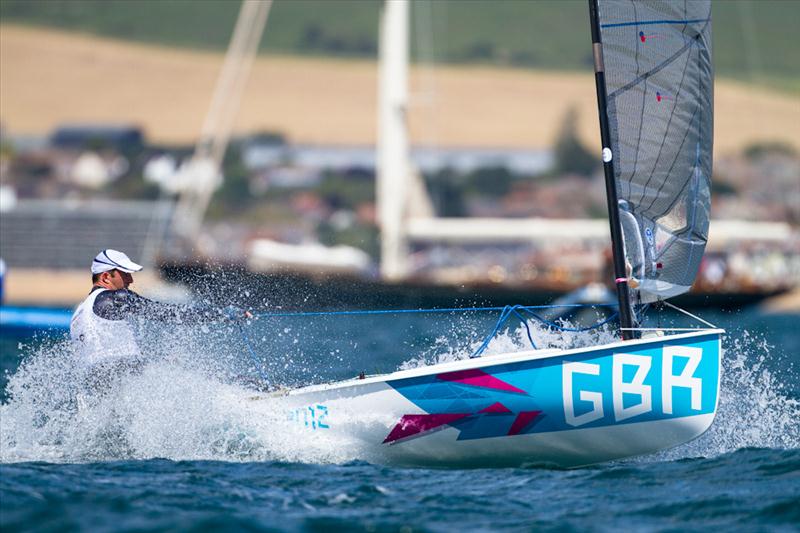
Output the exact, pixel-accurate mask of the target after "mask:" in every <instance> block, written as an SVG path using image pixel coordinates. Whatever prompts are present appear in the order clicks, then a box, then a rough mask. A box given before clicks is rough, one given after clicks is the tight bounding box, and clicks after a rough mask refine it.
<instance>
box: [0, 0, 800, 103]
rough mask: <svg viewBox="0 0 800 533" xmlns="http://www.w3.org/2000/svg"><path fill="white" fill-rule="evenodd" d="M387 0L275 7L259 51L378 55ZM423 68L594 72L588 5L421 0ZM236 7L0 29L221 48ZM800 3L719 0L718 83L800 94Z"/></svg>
mask: <svg viewBox="0 0 800 533" xmlns="http://www.w3.org/2000/svg"><path fill="white" fill-rule="evenodd" d="M380 5H381V1H380V0H276V1H275V4H274V6H273V9H272V12H271V14H270V19H269V22H268V24H267V29H266V32H265V35H264V38H263V40H262V46H261V49H262V51H266V52H281V53H289V54H305V55H335V56H344V57H375V55H376V53H377V52H376V51H377V39H378V36H377V33H378V16H379V11H380ZM412 5H413V10H412V41H413V42H414V43H415V46H414V51H413V57H414V59H415V60H416V61H424V62H430V61H434V62H446V63H488V64H499V65H512V66H518V67H522V68H547V69H567V70H574V69H586V68H588V67H589V65H590V60H591V56H590V46H589V32H588V13H587V12H588V9H587V5H586V2H585V0H460V1H456V0H415V1H414V2H412ZM238 8H239V2H237V1H234V0H198V1H193V2H190V1H188V0H2V1H0V22H7V23H24V24H31V25H40V26H49V27H56V28H61V29H67V30H75V31H81V32H87V33H92V34H97V35H103V36H110V37H114V38H118V39H127V40H134V41H140V42H148V43H157V44H165V45H176V46H182V47H189V48H200V49H211V50H224V49H225V47H226V46H227V43H228V39H229V38H230V34H231V31H232V29H233V26H234V23H235V20H236V15H237V12H238ZM798 20H800V1H795V0H724V1H721V0H717V1H716V2H715V3H714V41H715V43H714V46H715V49H714V54H715V62H716V67H717V71H718V73H719V74H721V75H725V76H729V77H735V78H739V79H744V80H750V81H763V82H767V83H770V84H777V85H780V86H783V87H790V88H795V89H799V88H800V44H798V38H797V36H796V32H797V21H798Z"/></svg>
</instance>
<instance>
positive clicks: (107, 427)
mask: <svg viewBox="0 0 800 533" xmlns="http://www.w3.org/2000/svg"><path fill="white" fill-rule="evenodd" d="M703 316H704V318H706V319H709V320H711V321H712V322H715V323H716V324H717V325H719V326H720V327H724V328H726V330H727V334H726V335H725V338H724V341H723V349H724V362H723V367H724V372H723V378H722V385H721V397H720V405H719V411H718V416H717V419H716V421H715V422H714V425H713V426H712V428H711V429H710V430H709V431H708V432H707V433H706V434H704V435H703V436H701V437H700V438H698V439H696V440H695V441H693V442H690V443H688V444H686V445H683V446H680V447H678V448H675V449H672V450H667V451H664V452H662V453H659V454H655V455H651V456H647V457H640V458H635V459H631V460H627V461H620V462H616V463H609V464H604V465H597V466H592V467H586V468H579V469H571V470H569V469H554V468H548V467H542V466H535V465H534V466H529V467H526V468H511V469H419V468H398V467H388V466H382V465H373V464H368V463H365V462H360V461H358V457H357V456H356V454H354V452H353V450H352V449H348V447H347V446H339V445H337V444H336V443H331V444H330V445H329V446H328V447H325V446H321V445H316V446H312V445H311V444H310V443H309V442H308V439H307V438H305V437H304V435H305V433H302V432H301V433H298V432H297V430H296V428H294V426H292V425H291V424H287V421H286V420H285V415H284V413H283V411H282V410H281V409H280V408H279V407H278V406H276V408H275V411H274V412H269V411H267V412H263V411H262V412H260V413H259V416H258V417H254V416H253V413H252V412H251V411H249V410H248V408H247V405H246V403H243V402H242V401H241V398H242V393H243V391H247V390H253V389H254V388H258V387H262V386H263V385H264V381H265V380H269V382H270V386H284V387H293V386H297V385H301V384H305V383H315V382H323V381H328V380H335V379H343V378H349V377H353V376H355V375H357V374H358V373H360V372H366V373H368V374H371V373H381V372H389V371H392V370H396V369H399V368H413V367H416V366H420V365H423V364H430V363H435V362H442V361H449V360H455V359H461V358H465V357H468V356H469V355H470V354H471V353H472V352H473V351H474V350H475V349H476V348H477V347H478V346H479V345H480V344H481V341H482V340H483V336H484V335H485V334H486V333H488V332H489V331H491V329H492V326H493V325H494V319H495V318H496V315H491V314H486V313H467V314H456V315H447V316H445V315H402V316H390V317H387V316H384V315H380V316H356V317H353V316H347V317H342V316H327V317H303V316H299V317H275V316H262V317H260V318H259V319H258V320H256V321H254V322H252V323H251V324H249V325H246V326H244V328H243V329H242V330H241V331H240V330H239V329H238V328H237V327H236V326H234V325H230V324H227V325H226V324H222V325H208V326H202V327H169V328H166V327H159V326H155V325H150V324H142V325H141V327H140V328H139V331H138V332H137V334H138V335H139V337H140V339H141V344H142V346H143V351H144V352H145V354H146V355H147V359H148V361H147V363H146V364H145V365H144V367H142V368H138V369H137V371H136V372H131V373H129V374H125V373H123V374H122V375H121V377H120V378H119V381H118V382H116V383H114V386H113V387H112V388H111V389H109V391H108V392H106V393H104V394H102V395H92V394H87V391H82V390H80V389H81V386H80V385H79V384H80V383H83V376H82V375H81V372H82V366H81V365H80V364H79V363H80V362H79V360H78V359H77V357H76V355H75V354H73V352H72V350H71V347H70V344H69V342H67V341H65V340H64V339H63V338H60V337H59V336H57V335H56V336H44V337H39V338H35V339H14V338H9V337H3V338H2V340H0V343H1V344H0V349H1V350H2V352H0V364H2V368H3V370H4V372H5V373H4V375H3V377H2V382H0V385H2V406H0V460H1V461H2V463H1V464H0V528H2V530H3V531H13V530H22V529H26V530H28V529H34V530H59V531H60V530H64V529H91V530H115V531H116V530H151V529H159V530H160V529H170V530H205V529H207V528H212V529H231V530H234V529H236V530H240V529H245V530H252V531H261V530H309V531H315V530H320V531H327V530H330V529H332V528H347V529H351V530H363V531H451V530H453V529H454V528H467V529H469V530H497V529H507V530H531V529H537V530H539V529H541V530H556V529H557V530H562V529H568V530H570V529H571V530H584V529H590V530H597V529H601V530H602V529H616V528H634V529H648V530H649V529H673V530H678V529H686V528H690V529H705V528H708V527H715V526H719V527H724V528H737V529H748V530H752V529H756V530H758V529H760V530H770V531H774V530H787V531H790V530H797V529H798V528H800V403H799V401H800V383H799V382H798V377H799V376H800V375H799V374H798V368H797V365H798V363H800V332H798V330H797V327H796V324H797V321H798V318H800V316H798V315H791V314H787V315H762V314H760V313H759V312H757V311H755V310H745V311H739V312H735V313H719V312H717V313H703ZM651 320H654V319H652V318H651ZM662 320H663V322H664V323H669V325H683V323H682V322H681V320H680V319H678V318H676V317H674V316H667V315H664V316H661V317H659V318H658V321H659V322H661V321H662ZM654 325H655V324H654ZM532 334H533V337H534V341H535V342H536V343H537V344H538V345H539V346H540V347H543V346H555V347H572V346H581V345H589V344H596V343H602V342H609V341H611V340H613V338H614V335H613V333H612V332H611V331H609V330H600V331H598V332H591V333H558V332H553V331H550V330H547V329H545V328H534V329H533V330H532ZM527 343H528V339H527V334H526V332H525V330H524V328H521V327H518V326H517V325H515V324H509V325H508V327H505V328H502V329H501V332H500V334H499V335H498V336H497V338H496V339H495V340H494V341H493V342H492V343H491V344H490V345H489V348H488V350H487V352H486V355H485V356H486V357H491V356H492V354H495V353H501V352H504V351H509V350H519V349H523V348H525V347H527V345H528V344H527Z"/></svg>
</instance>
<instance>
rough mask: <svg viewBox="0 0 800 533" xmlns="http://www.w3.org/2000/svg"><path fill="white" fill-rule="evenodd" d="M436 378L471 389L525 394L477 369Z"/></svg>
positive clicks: (447, 373) (449, 373)
mask: <svg viewBox="0 0 800 533" xmlns="http://www.w3.org/2000/svg"><path fill="white" fill-rule="evenodd" d="M436 378H437V379H441V380H442V381H453V382H455V383H462V384H464V385H472V386H473V387H484V388H487V389H494V390H501V391H506V392H519V393H522V394H527V393H526V392H525V391H524V390H522V389H518V388H517V387H515V386H514V385H511V384H510V383H506V382H505V381H502V380H499V379H497V378H496V377H494V376H493V375H491V374H487V373H486V372H484V371H483V370H481V369H479V368H472V369H469V370H459V371H458V372H445V373H444V374H439V375H437V376H436Z"/></svg>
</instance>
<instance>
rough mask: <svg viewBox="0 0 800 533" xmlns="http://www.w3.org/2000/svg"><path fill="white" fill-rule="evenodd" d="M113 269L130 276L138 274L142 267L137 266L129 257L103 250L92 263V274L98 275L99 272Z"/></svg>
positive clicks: (114, 251)
mask: <svg viewBox="0 0 800 533" xmlns="http://www.w3.org/2000/svg"><path fill="white" fill-rule="evenodd" d="M115 269H116V270H121V271H122V272H127V273H128V274H132V273H133V272H139V271H140V270H141V269H142V265H137V264H136V263H134V262H133V261H131V259H130V257H128V256H127V255H125V254H124V253H122V252H118V251H117V250H103V251H102V252H100V253H99V254H97V255H96V256H95V258H94V261H92V274H100V273H101V272H108V271H109V270H115Z"/></svg>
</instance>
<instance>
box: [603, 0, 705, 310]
mask: <svg viewBox="0 0 800 533" xmlns="http://www.w3.org/2000/svg"><path fill="white" fill-rule="evenodd" d="M598 7H599V12H598V16H599V22H600V31H601V36H602V42H603V56H604V60H605V79H606V96H607V115H608V121H609V126H610V133H611V149H612V153H613V166H614V175H615V178H616V187H617V195H618V198H619V210H620V221H621V225H622V230H623V236H624V241H625V254H626V259H627V261H628V263H629V264H630V266H631V267H632V276H633V277H634V278H635V282H634V283H632V284H631V287H632V288H634V286H635V289H634V290H638V291H639V296H640V297H641V300H642V301H652V300H655V299H657V298H668V297H670V296H675V295H677V294H680V293H682V292H686V291H687V290H689V288H690V287H691V285H692V283H693V282H694V278H695V276H696V274H697V271H698V269H699V267H700V261H701V259H702V256H703V252H704V250H705V245H706V241H707V239H708V224H709V209H710V201H711V199H710V187H711V183H710V179H711V159H712V145H713V91H714V75H713V66H712V61H711V3H710V1H709V0H683V1H655V0H636V1H631V0H601V1H600V2H599V6H598Z"/></svg>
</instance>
